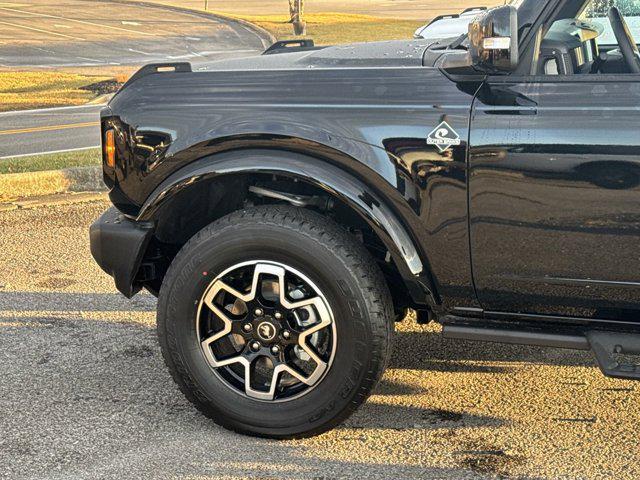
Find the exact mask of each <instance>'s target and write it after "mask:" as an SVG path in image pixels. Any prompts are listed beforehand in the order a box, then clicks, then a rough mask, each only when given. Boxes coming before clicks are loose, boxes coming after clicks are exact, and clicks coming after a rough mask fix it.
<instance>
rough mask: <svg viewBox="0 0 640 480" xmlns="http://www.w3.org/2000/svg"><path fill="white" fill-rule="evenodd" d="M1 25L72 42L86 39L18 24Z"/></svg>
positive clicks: (6, 23)
mask: <svg viewBox="0 0 640 480" xmlns="http://www.w3.org/2000/svg"><path fill="white" fill-rule="evenodd" d="M0 23H2V24H4V25H9V26H11V27H18V28H24V29H26V30H33V31H34V32H40V33H46V34H47V35H55V36H56V37H64V38H70V39H72V40H82V41H84V40H85V39H84V38H80V37H73V36H71V35H65V34H64V33H57V32H51V31H49V30H42V29H40V28H34V27H27V26H26V25H19V24H17V23H9V22H0Z"/></svg>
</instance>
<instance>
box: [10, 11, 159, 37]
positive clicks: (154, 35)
mask: <svg viewBox="0 0 640 480" xmlns="http://www.w3.org/2000/svg"><path fill="white" fill-rule="evenodd" d="M0 10H6V11H9V12H18V13H24V14H25V15H33V16H35V17H44V18H55V19H58V20H66V21H67V22H76V23H82V24H84V25H92V26H94V27H100V28H110V29H111V30H121V31H123V32H128V33H137V34H138V35H148V36H150V37H159V36H160V35H156V34H155V33H149V32H141V31H138V30H131V29H129V28H122V27H114V26H113V25H106V24H101V23H94V22H88V21H86V20H78V19H76V18H67V17H60V16H58V15H50V14H47V13H37V12H29V11H27V10H18V9H17V8H7V7H0Z"/></svg>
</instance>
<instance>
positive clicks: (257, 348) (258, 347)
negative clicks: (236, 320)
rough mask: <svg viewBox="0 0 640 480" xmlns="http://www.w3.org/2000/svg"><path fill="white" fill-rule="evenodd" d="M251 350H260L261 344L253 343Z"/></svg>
mask: <svg viewBox="0 0 640 480" xmlns="http://www.w3.org/2000/svg"><path fill="white" fill-rule="evenodd" d="M251 350H253V351H254V352H255V351H258V350H260V343H259V342H253V343H252V344H251Z"/></svg>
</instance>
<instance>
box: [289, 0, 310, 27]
mask: <svg viewBox="0 0 640 480" xmlns="http://www.w3.org/2000/svg"><path fill="white" fill-rule="evenodd" d="M289 16H290V20H289V21H290V22H291V23H292V24H293V31H294V33H295V34H296V35H304V34H305V33H306V23H305V21H304V19H303V16H304V0H289Z"/></svg>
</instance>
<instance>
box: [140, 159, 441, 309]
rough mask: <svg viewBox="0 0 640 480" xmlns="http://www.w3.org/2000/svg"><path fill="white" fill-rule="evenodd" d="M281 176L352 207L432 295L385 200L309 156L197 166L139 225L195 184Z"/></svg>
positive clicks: (168, 187)
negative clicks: (245, 176) (237, 177)
mask: <svg viewBox="0 0 640 480" xmlns="http://www.w3.org/2000/svg"><path fill="white" fill-rule="evenodd" d="M265 173H266V174H279V175H283V176H288V177H290V178H297V179H299V180H302V181H305V182H308V183H310V184H312V185H314V186H316V187H318V188H321V189H322V190H324V191H326V192H327V193H328V194H330V195H331V196H333V197H335V198H337V199H338V200H340V201H342V202H344V203H345V204H347V205H348V206H350V207H351V208H352V209H353V210H354V211H355V212H356V213H358V215H360V217H361V218H362V219H363V220H364V221H366V222H367V224H368V225H369V226H370V227H371V228H372V229H373V230H374V232H375V233H376V234H377V235H378V236H379V238H380V239H381V240H382V242H383V243H384V244H385V246H386V248H387V249H388V250H389V252H390V254H391V256H392V258H393V260H394V262H395V263H396V266H397V267H398V270H399V272H400V274H401V275H402V277H403V278H405V280H408V281H410V282H412V283H415V282H417V285H420V286H421V288H422V292H421V295H417V292H415V291H412V292H410V293H411V294H412V296H413V297H414V298H416V296H418V297H420V296H422V297H423V298H424V296H425V291H426V293H427V294H429V295H430V294H432V292H433V288H432V282H431V278H430V275H429V272H428V267H427V266H426V262H425V261H424V260H423V258H422V256H421V254H420V252H419V249H418V247H417V245H416V243H415V242H414V240H413V238H412V237H413V235H412V234H411V232H410V231H408V230H407V229H406V228H405V226H404V225H403V222H402V221H401V219H400V218H399V216H398V215H397V214H396V213H395V212H394V211H393V209H392V208H391V207H390V206H389V204H388V203H387V202H386V201H384V200H383V197H382V196H381V195H380V194H379V193H378V192H376V191H375V190H374V189H373V188H371V187H370V186H368V185H366V184H365V183H364V182H363V181H361V180H360V179H358V178H357V177H355V176H354V175H352V174H350V173H349V172H347V171H345V170H343V169H340V168H338V167H336V166H335V165H332V164H330V163H327V162H326V161H323V160H320V159H317V158H315V157H311V156H308V155H304V154H300V153H293V152H283V151H273V150H241V151H232V152H226V153H221V154H217V155H213V156H208V157H204V158H202V159H200V160H197V161H195V162H193V163H191V164H189V165H187V166H185V167H183V168H182V169H180V170H178V171H177V172H175V173H174V174H173V175H171V176H170V177H168V178H167V179H166V180H165V181H164V182H163V183H162V184H160V185H159V186H158V187H157V188H156V189H155V191H154V192H153V193H152V194H151V195H150V196H149V198H148V199H147V200H146V201H145V203H144V205H143V206H142V208H141V209H140V213H139V215H138V218H137V221H140V222H148V221H153V220H154V219H155V218H157V216H158V214H159V212H160V211H161V210H162V208H163V206H164V205H165V204H166V203H167V202H168V201H169V200H170V199H172V198H173V197H174V196H175V195H177V194H178V193H180V192H182V191H183V190H185V189H187V188H189V187H192V186H194V184H197V183H200V182H204V181H209V180H212V179H214V178H216V179H220V177H224V176H229V177H231V176H233V175H237V174H265Z"/></svg>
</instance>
